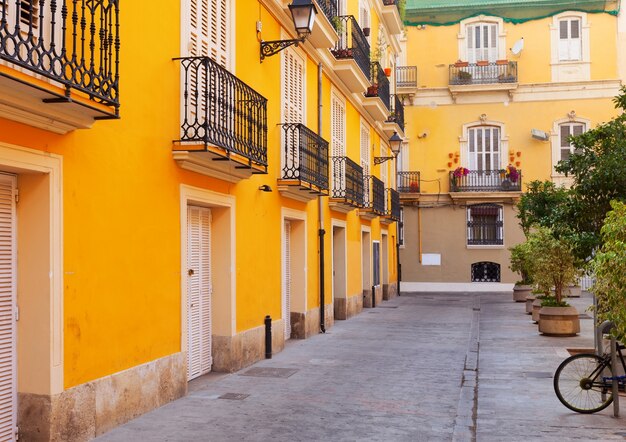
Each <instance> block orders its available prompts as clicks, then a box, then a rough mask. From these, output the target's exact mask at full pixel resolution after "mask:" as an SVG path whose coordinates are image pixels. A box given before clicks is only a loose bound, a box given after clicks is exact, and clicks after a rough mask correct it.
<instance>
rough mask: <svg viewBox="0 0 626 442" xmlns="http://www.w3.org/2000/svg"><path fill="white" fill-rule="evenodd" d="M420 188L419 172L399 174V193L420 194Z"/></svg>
mask: <svg viewBox="0 0 626 442" xmlns="http://www.w3.org/2000/svg"><path fill="white" fill-rule="evenodd" d="M420 187H421V183H420V173H419V172H398V192H400V193H419V191H420Z"/></svg>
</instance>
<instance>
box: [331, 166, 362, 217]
mask: <svg viewBox="0 0 626 442" xmlns="http://www.w3.org/2000/svg"><path fill="white" fill-rule="evenodd" d="M331 160H332V165H333V171H332V176H333V188H332V192H331V197H332V198H336V199H342V200H344V202H346V203H347V204H350V205H351V206H354V207H358V206H360V205H361V204H362V203H363V168H362V167H361V166H359V165H358V164H357V163H355V162H354V161H352V160H351V159H350V158H348V157H331Z"/></svg>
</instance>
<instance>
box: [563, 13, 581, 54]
mask: <svg viewBox="0 0 626 442" xmlns="http://www.w3.org/2000/svg"><path fill="white" fill-rule="evenodd" d="M581 59H582V39H581V20H580V18H578V17H576V18H573V17H570V18H564V19H562V20H559V60H560V61H578V60H581Z"/></svg>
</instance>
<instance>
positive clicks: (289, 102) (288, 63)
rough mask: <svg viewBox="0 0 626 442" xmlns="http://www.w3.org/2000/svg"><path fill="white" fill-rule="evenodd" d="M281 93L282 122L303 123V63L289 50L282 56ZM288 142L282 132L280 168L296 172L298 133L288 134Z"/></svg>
mask: <svg viewBox="0 0 626 442" xmlns="http://www.w3.org/2000/svg"><path fill="white" fill-rule="evenodd" d="M281 63H282V69H281V93H282V101H283V119H284V120H283V121H284V122H285V123H304V106H305V104H304V61H303V60H302V59H301V58H300V57H299V56H298V55H297V54H296V53H295V51H293V50H291V49H287V50H285V51H284V52H283V54H282V61H281ZM289 135H290V136H293V138H290V139H289V140H286V139H285V131H282V134H281V136H282V137H283V139H282V143H281V145H282V149H283V154H282V166H283V167H285V168H286V169H289V170H296V169H298V167H299V166H300V152H299V151H298V150H297V148H298V147H299V146H300V143H299V139H298V132H295V131H294V132H290V133H289Z"/></svg>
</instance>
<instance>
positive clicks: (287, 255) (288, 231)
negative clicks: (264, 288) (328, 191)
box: [283, 221, 291, 340]
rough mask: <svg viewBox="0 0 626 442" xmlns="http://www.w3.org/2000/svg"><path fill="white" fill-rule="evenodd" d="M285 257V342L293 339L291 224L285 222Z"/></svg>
mask: <svg viewBox="0 0 626 442" xmlns="http://www.w3.org/2000/svg"><path fill="white" fill-rule="evenodd" d="M284 253H285V256H284V258H283V266H284V269H283V321H284V323H285V340H287V339H289V338H290V337H291V223H290V222H289V221H285V252H284Z"/></svg>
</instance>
